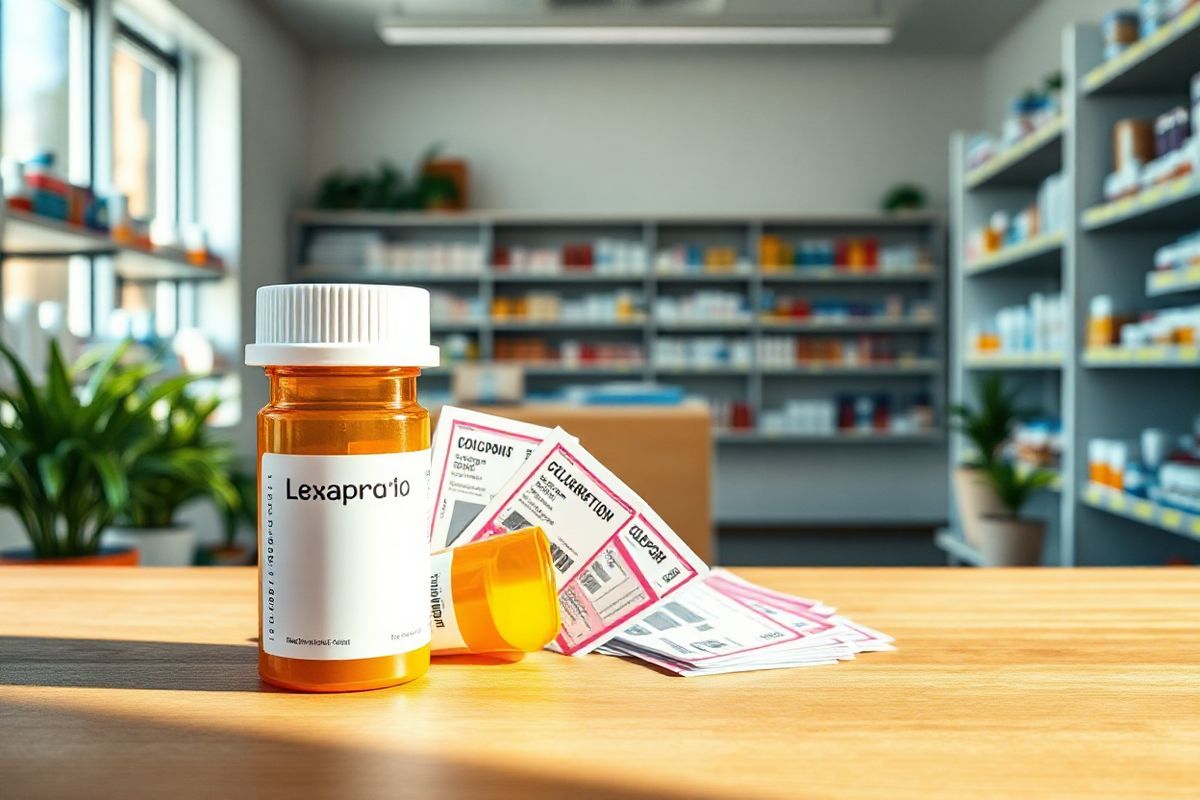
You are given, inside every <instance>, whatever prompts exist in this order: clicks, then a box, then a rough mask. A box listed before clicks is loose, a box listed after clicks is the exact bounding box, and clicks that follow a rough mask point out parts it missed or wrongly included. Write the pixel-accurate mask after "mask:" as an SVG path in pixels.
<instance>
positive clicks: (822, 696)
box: [0, 567, 1200, 800]
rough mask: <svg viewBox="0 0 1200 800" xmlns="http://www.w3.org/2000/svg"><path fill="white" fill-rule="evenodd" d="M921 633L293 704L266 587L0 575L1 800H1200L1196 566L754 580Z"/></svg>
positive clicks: (469, 671) (424, 682) (114, 575)
mask: <svg viewBox="0 0 1200 800" xmlns="http://www.w3.org/2000/svg"><path fill="white" fill-rule="evenodd" d="M738 572H739V573H740V574H742V575H744V576H745V577H747V578H749V579H751V580H753V581H756V582H759V583H762V584H764V585H766V586H770V587H773V588H776V589H782V590H784V591H788V592H793V593H797V594H803V595H807V596H810V597H815V598H820V599H822V600H824V601H826V602H828V603H830V604H832V605H836V606H839V607H841V608H842V609H843V610H844V611H845V612H846V613H847V614H848V615H850V616H851V617H853V618H854V619H855V620H857V621H859V622H862V623H863V624H865V625H870V626H873V627H877V628H879V629H881V630H884V631H886V632H888V633H890V634H892V635H893V636H895V637H896V640H897V641H896V644H897V646H898V647H899V650H898V651H897V652H894V653H877V654H871V655H864V656H862V657H860V658H859V660H857V661H854V662H850V663H845V664H838V665H836V666H829V667H813V668H807V669H795V670H782V671H775V672H757V673H744V674H735V675H717V676H710V677H703V678H677V677H673V676H668V675H663V674H660V673H658V672H656V671H654V670H652V669H649V668H647V667H645V666H642V665H640V664H636V663H632V662H626V661H622V660H620V659H614V658H609V657H606V656H599V655H590V656H584V657H582V658H574V659H573V658H568V657H566V656H560V655H556V654H554V653H550V652H541V653H535V654H533V655H531V656H529V657H527V658H525V659H524V660H523V661H520V662H517V663H513V664H501V665H484V664H479V663H435V664H434V665H433V666H432V667H431V669H430V671H429V674H428V675H426V676H425V677H424V678H422V679H421V680H419V681H417V682H415V683H413V684H410V685H408V686H404V687H397V688H394V689H385V690H381V691H376V692H364V693H361V694H345V695H324V696H320V695H300V694H289V693H285V692H278V691H274V690H272V689H270V688H269V687H266V686H263V685H262V684H260V683H259V681H258V678H257V676H256V674H255V658H256V649H255V647H254V644H253V637H254V635H255V630H256V627H257V626H256V622H255V614H256V607H255V573H254V570H252V569H246V568H229V569H181V570H170V569H140V570H139V569H136V568H106V569H100V568H91V569H89V568H78V567H77V568H70V567H58V568H55V567H0V796H2V797H5V798H12V799H13V800H18V799H19V800H31V798H62V797H89V798H92V797H96V798H109V797H112V798H137V797H154V798H173V799H174V798H192V797H195V798H206V799H207V798H240V797H255V798H276V797H278V798H296V797H336V798H344V799H347V800H348V799H349V798H356V797H379V798H388V799H389V800H394V799H395V798H404V797H419V798H441V797H447V798H449V797H453V798H460V797H461V798H484V799H486V798H512V799H513V800H518V799H520V800H535V798H543V797H553V798H559V797H562V798H571V799H572V800H578V799H581V798H598V797H619V798H631V799H632V798H636V799H637V800H642V799H643V798H644V799H645V800H651V798H654V799H655V800H675V799H676V798H678V799H679V800H683V799H684V798H689V799H690V798H700V799H701V800H705V799H711V800H716V799H717V798H731V799H734V798H736V800H747V799H749V798H801V797H803V798H810V797H811V798H817V797H820V798H872V800H881V799H882V798H896V797H913V798H922V800H939V799H940V798H946V799H947V800H962V799H963V798H974V797H1019V798H1041V797H1046V798H1080V797H1087V796H1096V797H1118V796H1121V797H1137V798H1149V797H1189V798H1191V797H1195V796H1196V792H1197V787H1200V713H1197V711H1198V710H1200V636H1197V631H1198V630H1200V581H1198V580H1197V573H1196V571H1195V570H1194V569H1159V570H1150V569H1110V570H1096V569H1079V570H949V569H755V570H749V569H747V570H738Z"/></svg>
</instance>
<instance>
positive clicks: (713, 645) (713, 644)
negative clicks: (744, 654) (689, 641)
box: [696, 639, 728, 650]
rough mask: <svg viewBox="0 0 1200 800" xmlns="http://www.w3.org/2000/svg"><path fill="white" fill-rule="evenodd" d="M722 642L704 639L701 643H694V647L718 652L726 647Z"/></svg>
mask: <svg viewBox="0 0 1200 800" xmlns="http://www.w3.org/2000/svg"><path fill="white" fill-rule="evenodd" d="M727 646H728V645H726V644H725V643H724V642H719V641H717V640H716V639H705V640H704V641H702V642H696V647H706V648H708V649H709V650H720V649H721V648H722V647H727Z"/></svg>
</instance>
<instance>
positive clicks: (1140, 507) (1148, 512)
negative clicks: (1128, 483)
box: [1133, 500, 1154, 520]
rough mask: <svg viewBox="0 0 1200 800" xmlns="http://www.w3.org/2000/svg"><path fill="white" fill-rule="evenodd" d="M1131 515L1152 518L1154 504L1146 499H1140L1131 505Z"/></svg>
mask: <svg viewBox="0 0 1200 800" xmlns="http://www.w3.org/2000/svg"><path fill="white" fill-rule="evenodd" d="M1133 515H1134V516H1135V517H1137V518H1138V519H1141V520H1152V519H1154V505H1153V504H1152V503H1150V502H1149V501H1147V500H1140V501H1138V502H1137V503H1134V505H1133Z"/></svg>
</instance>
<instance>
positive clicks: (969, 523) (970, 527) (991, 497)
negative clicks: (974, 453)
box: [954, 467, 1004, 550]
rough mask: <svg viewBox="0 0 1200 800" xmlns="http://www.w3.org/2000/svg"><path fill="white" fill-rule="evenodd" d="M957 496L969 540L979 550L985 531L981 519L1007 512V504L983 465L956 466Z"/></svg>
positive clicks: (960, 517)
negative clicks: (982, 528)
mask: <svg viewBox="0 0 1200 800" xmlns="http://www.w3.org/2000/svg"><path fill="white" fill-rule="evenodd" d="M954 499H955V502H956V503H957V504H958V521H959V524H960V525H961V526H962V532H963V538H964V539H966V540H967V544H969V545H971V547H974V548H975V549H976V550H979V549H980V548H982V547H983V533H982V532H981V531H980V526H979V520H980V518H982V517H984V516H985V515H988V514H1003V513H1004V504H1003V503H1001V502H1000V498H999V496H997V494H996V490H995V489H994V488H993V487H992V484H991V482H990V481H989V480H988V479H987V475H986V474H985V473H984V471H983V470H982V469H980V468H979V467H955V468H954Z"/></svg>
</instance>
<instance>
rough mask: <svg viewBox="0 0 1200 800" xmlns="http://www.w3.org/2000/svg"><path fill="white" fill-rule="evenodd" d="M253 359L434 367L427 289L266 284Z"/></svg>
mask: <svg viewBox="0 0 1200 800" xmlns="http://www.w3.org/2000/svg"><path fill="white" fill-rule="evenodd" d="M254 316H255V324H254V329H255V337H254V339H255V341H254V344H249V345H246V363H247V364H248V365H250V366H329V367H436V366H437V365H438V363H439V361H440V359H439V357H438V348H437V347H435V346H433V345H431V344H430V343H429V292H428V291H426V290H425V289H418V288H416V287H413V286H368V285H362V284H353V283H347V284H326V283H300V284H291V285H285V286H263V287H262V288H260V289H259V290H258V293H257V296H256V303H255V312H254Z"/></svg>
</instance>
